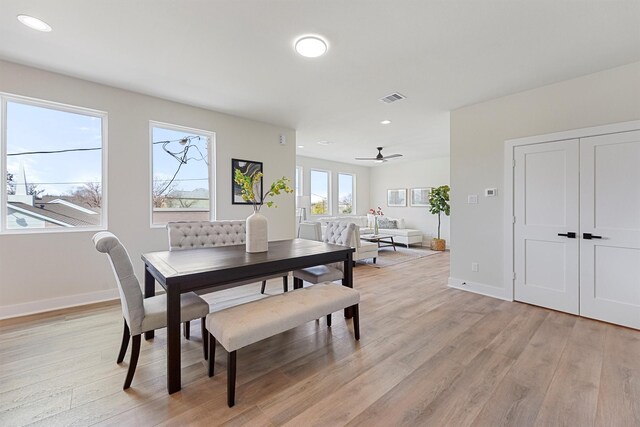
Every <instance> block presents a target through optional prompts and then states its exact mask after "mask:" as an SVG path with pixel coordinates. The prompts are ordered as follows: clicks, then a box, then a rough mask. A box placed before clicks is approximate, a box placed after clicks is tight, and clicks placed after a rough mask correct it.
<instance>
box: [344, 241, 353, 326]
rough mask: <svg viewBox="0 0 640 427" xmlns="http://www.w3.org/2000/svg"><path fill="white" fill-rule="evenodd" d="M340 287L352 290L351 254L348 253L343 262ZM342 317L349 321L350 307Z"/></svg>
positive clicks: (351, 314)
mask: <svg viewBox="0 0 640 427" xmlns="http://www.w3.org/2000/svg"><path fill="white" fill-rule="evenodd" d="M342 286H347V287H349V288H353V254H352V253H351V252H349V256H348V257H347V259H346V260H345V262H344V277H343V279H342ZM344 317H345V318H347V319H351V318H352V317H353V309H352V307H347V308H345V309H344Z"/></svg>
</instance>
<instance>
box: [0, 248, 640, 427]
mask: <svg viewBox="0 0 640 427" xmlns="http://www.w3.org/2000/svg"><path fill="white" fill-rule="evenodd" d="M381 256H384V254H383V255H381ZM448 263H449V254H448V253H442V254H436V255H432V256H428V257H425V258H421V259H417V260H413V261H411V262H406V263H403V264H400V265H395V266H390V267H385V268H374V267H371V266H367V265H358V266H357V267H356V268H355V269H354V283H355V287H356V289H358V290H359V291H360V292H361V310H360V315H361V325H360V326H361V333H362V337H361V339H360V341H357V342H356V341H355V340H354V336H353V321H352V320H347V319H344V317H343V316H342V315H340V314H335V315H334V317H333V325H332V326H331V327H330V328H327V326H326V324H325V322H309V323H307V324H305V325H302V326H300V327H298V328H295V329H293V330H290V331H287V332H285V333H283V334H279V335H277V336H274V337H271V338H269V339H266V340H264V341H262V342H260V343H256V344H253V345H251V346H248V347H246V348H243V349H241V350H240V351H239V354H238V378H237V380H238V382H237V395H236V406H234V407H233V408H228V407H227V404H226V363H227V362H226V353H225V352H224V351H223V350H222V349H220V350H219V351H218V352H217V357H216V361H215V367H216V375H215V376H214V377H213V378H209V377H208V376H207V374H206V363H205V361H204V360H203V358H202V348H201V337H200V331H199V329H200V328H199V327H198V326H199V325H198V322H197V321H196V322H194V324H193V325H192V339H191V340H190V341H186V340H183V341H182V348H181V350H182V383H183V389H182V390H181V391H180V392H178V393H175V394H173V395H168V394H167V393H166V376H165V374H166V362H165V360H166V332H165V331H164V330H159V331H157V333H156V336H155V338H154V339H153V340H151V341H144V342H143V344H142V351H141V355H140V360H139V364H138V369H137V372H136V376H135V377H134V380H133V385H132V387H131V389H129V390H128V391H123V390H122V382H123V380H124V375H125V371H126V370H127V364H126V362H125V363H123V364H122V365H117V364H116V363H115V357H116V355H117V351H118V346H119V343H120V334H121V332H122V329H121V328H122V312H121V310H120V306H119V304H114V303H107V304H98V305H93V306H89V307H78V308H72V309H65V310H60V311H57V312H52V313H47V314H39V315H35V316H29V317H25V318H21V319H19V320H15V321H14V320H9V321H0V425H1V426H3V427H4V426H22V425H27V424H32V423H33V424H35V425H42V426H55V425H78V426H87V425H95V424H98V425H103V426H105V425H108V426H118V427H123V426H130V425H131V426H135V427H140V426H146V425H158V424H160V425H163V424H164V425H196V426H199V425H204V426H211V425H230V426H237V425H251V426H253V425H256V426H272V425H273V426H278V425H283V424H286V423H290V425H332V426H333V425H347V424H348V425H358V426H365V425H366V426H384V427H387V426H395V425H411V426H414V425H428V426H456V427H457V426H465V425H476V426H490V427H493V426H503V425H510V426H518V427H520V426H525V427H526V426H537V425H543V426H546V425H553V426H555V425H571V426H574V425H575V426H577V425H579V426H580V427H582V426H583V425H584V426H593V425H595V426H625V427H626V426H636V425H640V415H639V414H640V357H638V355H639V354H640V331H635V330H631V329H625V328H621V327H617V326H613V325H609V324H606V323H601V322H596V321H593V320H589V319H582V318H577V317H575V316H571V315H566V314H563V313H558V312H554V311H550V310H546V309H543V308H539V307H534V306H530V305H525V304H520V303H510V302H505V301H501V300H497V299H492V298H489V297H485V296H482V295H477V294H473V293H469V292H464V291H460V290H457V289H452V288H448V287H447V279H448V276H449V270H448ZM259 289H260V284H251V285H247V286H243V287H239V288H234V289H228V290H224V291H221V292H216V293H211V294H207V295H205V299H207V301H208V302H209V303H210V304H211V307H212V309H213V310H219V309H222V308H224V307H226V306H230V305H233V304H238V303H241V302H246V301H250V300H253V299H256V298H262V297H263V296H261V295H260V294H259ZM281 289H282V288H281V280H280V279H274V280H272V281H269V283H268V286H267V293H270V294H276V293H280V292H281ZM125 360H127V359H125Z"/></svg>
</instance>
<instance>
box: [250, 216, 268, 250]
mask: <svg viewBox="0 0 640 427" xmlns="http://www.w3.org/2000/svg"><path fill="white" fill-rule="evenodd" d="M268 237H269V236H268V224H267V218H265V217H264V215H262V214H261V213H260V212H254V213H253V214H252V215H251V216H249V218H247V236H246V248H247V252H249V253H257V252H267V250H268V249H269V238H268Z"/></svg>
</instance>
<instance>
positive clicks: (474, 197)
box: [467, 194, 478, 205]
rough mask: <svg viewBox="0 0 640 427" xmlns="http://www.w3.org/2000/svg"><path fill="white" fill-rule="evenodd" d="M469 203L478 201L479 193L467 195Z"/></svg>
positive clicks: (472, 203)
mask: <svg viewBox="0 0 640 427" xmlns="http://www.w3.org/2000/svg"><path fill="white" fill-rule="evenodd" d="M467 203H468V204H471V205H474V204H476V203H478V195H477V194H469V195H468V196H467Z"/></svg>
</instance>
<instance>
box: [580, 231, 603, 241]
mask: <svg viewBox="0 0 640 427" xmlns="http://www.w3.org/2000/svg"><path fill="white" fill-rule="evenodd" d="M582 238H583V239H586V240H591V239H602V236H594V235H593V234H591V233H582Z"/></svg>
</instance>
